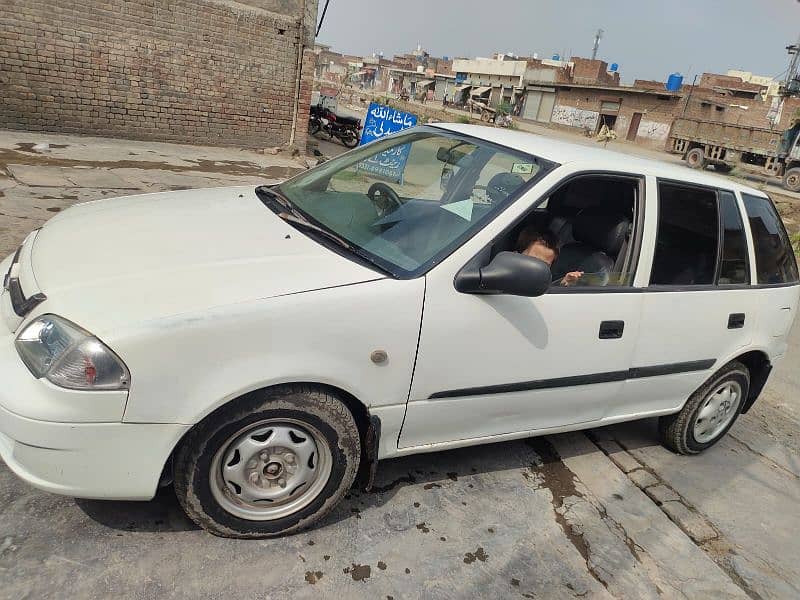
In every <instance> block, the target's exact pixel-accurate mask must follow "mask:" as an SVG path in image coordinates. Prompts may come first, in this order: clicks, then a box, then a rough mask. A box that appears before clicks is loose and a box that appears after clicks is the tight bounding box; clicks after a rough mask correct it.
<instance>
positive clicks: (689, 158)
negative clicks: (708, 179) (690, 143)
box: [686, 148, 708, 169]
mask: <svg viewBox="0 0 800 600" xmlns="http://www.w3.org/2000/svg"><path fill="white" fill-rule="evenodd" d="M686 164H687V165H689V168H691V169H705V168H706V166H707V165H708V161H706V155H705V153H704V152H703V149H702V148H692V149H691V150H689V152H688V153H687V154H686Z"/></svg>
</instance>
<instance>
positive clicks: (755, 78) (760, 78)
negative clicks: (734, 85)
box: [726, 69, 781, 97]
mask: <svg viewBox="0 0 800 600" xmlns="http://www.w3.org/2000/svg"><path fill="white" fill-rule="evenodd" d="M726 75H728V77H738V78H739V79H741V80H742V81H744V82H745V83H754V84H756V85H760V86H762V87H764V88H766V92H765V93H764V96H765V97H767V96H769V97H771V96H777V95H778V92H779V91H780V87H781V82H780V81H778V80H776V79H773V78H772V77H767V76H765V75H754V74H753V73H751V72H750V71H737V70H735V69H730V70H728V72H727V73H726Z"/></svg>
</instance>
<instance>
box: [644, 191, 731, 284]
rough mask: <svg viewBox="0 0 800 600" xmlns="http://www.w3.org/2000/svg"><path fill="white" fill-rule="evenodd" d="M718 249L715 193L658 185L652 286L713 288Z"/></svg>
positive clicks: (717, 216) (717, 219) (651, 276)
mask: <svg viewBox="0 0 800 600" xmlns="http://www.w3.org/2000/svg"><path fill="white" fill-rule="evenodd" d="M718 246H719V215H718V214H717V194H716V192H715V191H713V190H709V189H704V188H694V187H690V186H683V185H675V184H672V183H663V182H659V184H658V232H657V233H656V251H655V256H654V258H653V269H652V273H651V275H650V285H712V284H713V283H714V272H715V270H716V266H717V248H718Z"/></svg>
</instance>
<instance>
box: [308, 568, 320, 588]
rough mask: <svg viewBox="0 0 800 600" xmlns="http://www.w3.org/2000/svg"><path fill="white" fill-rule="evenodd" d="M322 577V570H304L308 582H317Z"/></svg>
mask: <svg viewBox="0 0 800 600" xmlns="http://www.w3.org/2000/svg"><path fill="white" fill-rule="evenodd" d="M320 579H322V571H306V581H307V582H308V583H310V584H312V585H313V584H315V583H317V582H318V581H319V580H320Z"/></svg>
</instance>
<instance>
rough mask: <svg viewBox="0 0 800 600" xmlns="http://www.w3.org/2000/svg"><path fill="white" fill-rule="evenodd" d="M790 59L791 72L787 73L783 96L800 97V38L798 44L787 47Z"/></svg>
mask: <svg viewBox="0 0 800 600" xmlns="http://www.w3.org/2000/svg"><path fill="white" fill-rule="evenodd" d="M786 51H787V52H788V53H789V56H790V57H791V58H790V59H789V70H788V71H787V72H786V83H785V84H784V86H783V95H785V96H800V38H798V40H797V43H795V44H792V45H790V46H786Z"/></svg>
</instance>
